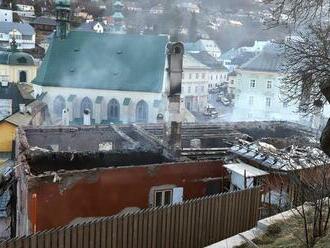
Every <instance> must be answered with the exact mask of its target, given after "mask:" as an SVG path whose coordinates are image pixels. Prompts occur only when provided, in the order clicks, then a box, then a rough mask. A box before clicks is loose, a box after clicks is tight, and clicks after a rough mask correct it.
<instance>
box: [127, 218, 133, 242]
mask: <svg viewBox="0 0 330 248" xmlns="http://www.w3.org/2000/svg"><path fill="white" fill-rule="evenodd" d="M133 218H134V217H133V214H129V215H128V216H127V247H129V248H133V247H134V246H133V232H134V228H133Z"/></svg>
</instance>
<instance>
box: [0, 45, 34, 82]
mask: <svg viewBox="0 0 330 248" xmlns="http://www.w3.org/2000/svg"><path fill="white" fill-rule="evenodd" d="M36 75H37V65H36V63H35V61H34V58H33V57H32V56H31V55H30V54H28V53H24V52H20V51H16V50H12V51H1V52H0V77H1V78H0V79H1V81H7V82H13V83H19V82H20V83H31V81H32V80H33V79H34V78H35V77H36Z"/></svg>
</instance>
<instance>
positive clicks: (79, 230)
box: [77, 224, 84, 248]
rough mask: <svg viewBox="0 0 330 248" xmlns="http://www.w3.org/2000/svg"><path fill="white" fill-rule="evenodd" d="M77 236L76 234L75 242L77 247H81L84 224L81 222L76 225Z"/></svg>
mask: <svg viewBox="0 0 330 248" xmlns="http://www.w3.org/2000/svg"><path fill="white" fill-rule="evenodd" d="M77 229H78V236H77V244H78V248H82V247H83V245H84V226H83V225H82V224H80V225H78V227H77Z"/></svg>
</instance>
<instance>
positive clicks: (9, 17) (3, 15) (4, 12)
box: [0, 9, 13, 22]
mask: <svg viewBox="0 0 330 248" xmlns="http://www.w3.org/2000/svg"><path fill="white" fill-rule="evenodd" d="M0 22H13V11H12V10H10V9H0Z"/></svg>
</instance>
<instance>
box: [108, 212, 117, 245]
mask: <svg viewBox="0 0 330 248" xmlns="http://www.w3.org/2000/svg"><path fill="white" fill-rule="evenodd" d="M112 224H113V218H107V219H106V226H107V231H106V247H107V248H112V247H115V246H113V245H112V232H113V229H112Z"/></svg>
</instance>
